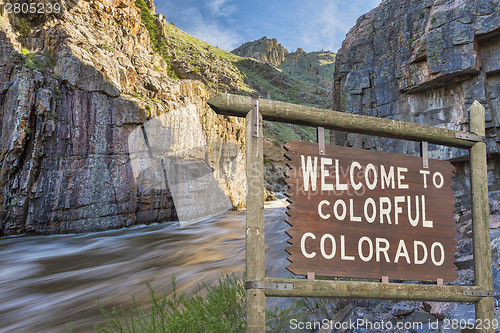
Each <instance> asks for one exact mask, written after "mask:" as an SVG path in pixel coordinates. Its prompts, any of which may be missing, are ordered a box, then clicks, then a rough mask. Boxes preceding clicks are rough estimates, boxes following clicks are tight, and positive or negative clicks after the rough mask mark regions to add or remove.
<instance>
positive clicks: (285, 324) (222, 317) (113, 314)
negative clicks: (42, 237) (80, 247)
mask: <svg viewBox="0 0 500 333" xmlns="http://www.w3.org/2000/svg"><path fill="white" fill-rule="evenodd" d="M148 288H149V295H150V301H151V305H150V306H149V307H147V308H141V307H140V306H138V305H137V303H136V301H135V298H134V297H132V300H133V305H132V307H131V308H130V309H128V310H125V309H124V308H123V307H119V308H116V307H114V308H113V309H111V311H109V310H106V309H105V308H104V307H103V306H102V305H100V310H101V313H102V315H103V317H104V319H105V320H106V323H105V324H102V325H96V326H94V329H95V330H96V331H97V332H99V333H115V332H116V333H124V332H141V333H163V332H168V333H177V332H179V333H181V332H182V333H184V332H190V333H197V332H200V333H201V332H213V333H219V332H224V333H226V332H245V329H246V324H245V315H246V290H245V287H244V280H243V278H238V277H235V276H234V275H231V276H225V277H224V278H220V279H219V281H218V283H217V284H215V285H214V286H208V285H206V284H202V285H201V286H198V287H197V288H196V289H195V291H194V292H193V293H191V294H186V293H179V292H178V291H177V285H176V281H175V278H172V289H173V291H172V294H171V296H170V297H166V296H164V295H163V296H158V295H157V293H156V292H155V291H154V290H153V288H152V287H151V285H150V284H148ZM202 295H204V296H202ZM311 304H313V303H311ZM304 305H306V304H305V303H303V301H301V300H300V299H296V300H295V301H294V302H293V303H292V305H291V306H290V307H288V308H277V307H276V308H275V309H273V310H270V311H266V326H267V329H266V331H267V332H276V333H278V332H286V331H288V328H289V325H290V320H291V319H292V318H296V319H298V320H302V319H304V318H305V315H306V313H305V310H307V309H306V307H304ZM298 306H300V307H298ZM307 306H310V304H307ZM67 329H68V331H69V332H72V324H71V323H68V324H67Z"/></svg>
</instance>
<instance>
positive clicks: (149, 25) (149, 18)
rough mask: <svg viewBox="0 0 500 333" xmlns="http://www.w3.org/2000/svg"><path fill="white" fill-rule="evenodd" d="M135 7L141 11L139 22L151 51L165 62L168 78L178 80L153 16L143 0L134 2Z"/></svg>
mask: <svg viewBox="0 0 500 333" xmlns="http://www.w3.org/2000/svg"><path fill="white" fill-rule="evenodd" d="M135 5H136V6H137V7H138V8H139V9H140V10H141V22H142V23H143V24H144V25H145V26H146V29H147V30H148V33H149V38H150V40H151V46H152V48H153V50H154V51H155V52H156V53H158V54H159V55H160V56H161V57H162V58H163V59H164V60H165V61H166V62H167V73H168V76H170V77H171V78H173V79H178V78H179V77H178V76H177V74H175V72H174V70H173V69H172V62H171V60H170V55H169V54H168V47H167V43H165V39H163V38H161V34H160V28H159V27H158V25H156V23H155V20H156V18H155V17H154V15H153V14H151V11H150V10H149V8H148V5H146V2H145V1H144V0H136V1H135Z"/></svg>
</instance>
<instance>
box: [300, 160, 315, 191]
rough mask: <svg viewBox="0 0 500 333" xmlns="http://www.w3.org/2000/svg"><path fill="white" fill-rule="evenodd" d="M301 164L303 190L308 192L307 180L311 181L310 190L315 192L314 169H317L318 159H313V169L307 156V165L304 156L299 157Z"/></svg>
mask: <svg viewBox="0 0 500 333" xmlns="http://www.w3.org/2000/svg"><path fill="white" fill-rule="evenodd" d="M300 160H301V162H302V175H303V177H304V190H305V191H309V178H310V179H311V190H313V191H316V171H317V170H316V169H317V167H318V158H317V157H314V167H313V164H312V161H311V156H307V165H306V162H305V158H304V155H301V156H300Z"/></svg>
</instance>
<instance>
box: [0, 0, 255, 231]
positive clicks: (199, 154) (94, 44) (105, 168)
mask: <svg viewBox="0 0 500 333" xmlns="http://www.w3.org/2000/svg"><path fill="white" fill-rule="evenodd" d="M68 3H71V4H72V6H73V7H71V8H69V7H65V8H64V11H63V12H62V13H60V14H57V15H55V14H53V15H42V16H40V15H35V16H25V17H23V16H16V15H12V14H7V13H5V11H4V12H0V121H1V127H0V131H1V132H0V149H1V155H0V209H1V211H0V236H4V235H12V234H21V233H27V234H29V233H39V234H48V233H62V232H85V231H98V230H107V229H112V228H119V227H125V226H131V225H135V224H143V223H145V224H148V223H153V222H162V221H166V220H173V219H177V217H178V212H177V210H176V207H175V205H176V203H175V200H174V199H175V198H173V197H174V196H175V195H174V193H172V188H171V187H172V186H170V185H169V183H170V184H179V183H180V182H179V181H178V179H176V178H177V177H176V174H175V172H173V171H172V170H174V171H175V170H182V171H183V173H180V174H179V179H185V178H186V177H188V176H189V175H191V176H193V177H194V178H191V179H198V181H199V182H198V183H195V185H196V186H197V187H198V188H200V189H203V188H204V186H205V185H206V184H208V183H210V186H216V187H217V188H218V191H220V192H221V193H223V197H227V198H229V199H228V201H227V202H228V203H229V208H230V207H232V206H235V207H242V206H244V204H245V201H244V200H245V199H244V191H245V178H244V163H243V160H244V159H243V154H244V150H243V149H244V144H243V136H244V134H243V133H244V130H243V122H242V121H241V120H237V119H229V118H226V117H222V116H217V115H216V114H215V113H213V112H212V111H211V110H210V108H209V107H208V106H207V105H206V99H207V98H208V97H210V93H209V92H208V91H207V89H206V87H205V86H204V84H203V83H201V82H200V81H194V80H175V79H171V78H169V77H168V75H167V64H166V62H165V61H164V59H162V58H161V57H159V56H158V55H156V54H155V53H154V52H153V50H152V47H151V43H150V40H149V35H148V31H147V30H146V29H145V27H144V25H143V24H142V23H141V17H140V12H139V10H138V8H137V7H135V5H134V1H130V0H116V1H115V0H111V1H108V0H106V1H93V0H91V1H86V0H85V1H84V0H80V1H78V2H76V1H75V3H73V2H68ZM0 10H1V9H0ZM26 24H28V27H29V28H23V27H26ZM169 114H172V115H175V116H168V115H169ZM155 119H161V120H159V121H158V122H157V123H158V124H159V125H158V126H160V128H161V129H162V131H167V132H168V133H169V135H170V136H169V137H168V139H165V141H162V138H161V137H158V136H155V133H156V132H155V128H156V129H158V126H156V127H154V126H153V127H152V125H151V124H152V122H153V123H154V122H155ZM150 131H152V132H150ZM200 131H201V134H200ZM132 133H135V134H137V133H140V134H142V139H141V140H142V141H140V142H141V144H138V145H135V146H134V148H133V149H134V151H133V153H135V154H140V153H146V155H147V154H148V153H149V152H151V149H153V148H152V146H154V147H156V148H158V146H161V147H162V149H163V150H164V152H163V153H162V154H163V155H161V156H162V158H160V159H158V156H159V155H154V154H153V155H147V156H146V155H145V156H146V157H145V158H144V159H143V160H141V161H139V162H138V163H135V164H133V163H131V147H130V142H131V141H130V137H131V135H132V136H133V135H135V134H132ZM186 133H196V134H194V135H192V136H191V139H189V136H188V138H187V139H186V140H185V139H184V138H185V137H186ZM194 138H195V139H194ZM153 140H156V141H155V142H153ZM227 147H229V148H227ZM157 150H158V149H157ZM174 152H175V153H174ZM179 152H180V153H179ZM174 155H175V157H176V162H175V163H173V164H172V163H170V164H169V163H168V161H167V156H170V157H172V156H174ZM136 156H137V155H136ZM163 157H165V158H164V159H163ZM155 158H156V160H155ZM151 159H152V160H154V161H156V162H157V163H156V162H155V163H153V164H154V165H153V164H151V163H149V162H151ZM148 161H149V162H148ZM165 161H167V162H165ZM136 162H137V160H136ZM163 162H165V163H163ZM148 163H149V164H148ZM183 165H184V166H186V165H187V167H182V166H183ZM200 166H201V167H200ZM148 168H149V169H148ZM176 168H177V169H176ZM169 170H170V171H169ZM199 170H205V171H204V172H205V173H204V174H203V175H199V174H196V173H197V172H199ZM148 172H149V173H156V174H161V175H163V176H164V175H166V174H167V173H171V175H170V176H169V177H167V178H168V179H164V180H165V183H164V184H163V186H155V185H154V184H153V185H152V184H151V183H150V182H148V181H144V179H143V178H141V177H143V176H144V175H145V174H147V173H148ZM207 173H208V174H209V175H210V177H208V178H206V177H205V176H206V174H207ZM203 177H205V178H203ZM207 179H208V180H207ZM205 180H207V181H206V182H205ZM188 185H189V184H187V185H186V184H185V186H183V187H178V186H177V188H179V190H178V191H180V192H181V193H177V192H176V193H177V194H179V197H181V198H185V197H186V195H185V193H184V192H185V191H190V190H192V188H189V186H188ZM206 188H209V186H208V185H206V186H205V189H206ZM176 191H177V190H176ZM182 191H184V192H182ZM190 204H192V205H195V204H197V205H199V203H193V202H191V203H190ZM183 205H188V203H186V201H183ZM221 206H223V207H224V209H227V208H228V205H221ZM193 207H194V206H193ZM196 208H197V209H199V207H196ZM183 209H184V211H189V207H186V206H184V207H183ZM200 214H203V212H200ZM190 217H191V216H190Z"/></svg>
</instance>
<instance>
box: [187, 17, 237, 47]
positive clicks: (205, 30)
mask: <svg viewBox="0 0 500 333" xmlns="http://www.w3.org/2000/svg"><path fill="white" fill-rule="evenodd" d="M190 34H192V35H193V36H195V37H197V38H199V39H201V40H203V41H205V42H207V43H209V44H212V45H214V46H217V47H219V48H221V49H224V50H229V51H230V50H233V49H235V48H236V47H238V46H239V45H240V44H241V37H240V36H239V35H238V34H237V33H235V32H234V31H233V30H229V29H224V28H222V27H219V26H218V25H216V24H214V23H207V22H199V23H198V24H197V25H196V26H195V27H193V29H192V30H190Z"/></svg>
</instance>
